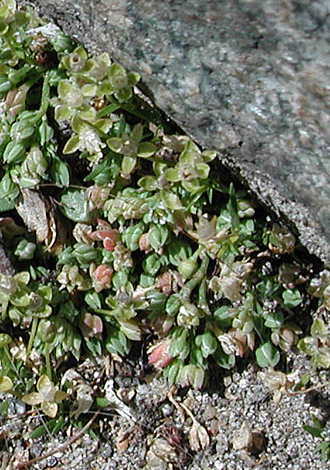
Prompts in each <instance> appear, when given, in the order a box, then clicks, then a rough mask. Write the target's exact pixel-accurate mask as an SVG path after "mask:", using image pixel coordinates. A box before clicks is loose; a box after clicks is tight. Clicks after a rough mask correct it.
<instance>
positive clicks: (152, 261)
mask: <svg viewBox="0 0 330 470" xmlns="http://www.w3.org/2000/svg"><path fill="white" fill-rule="evenodd" d="M160 267H161V262H160V260H159V256H158V255H157V254H156V253H152V254H150V255H148V256H147V257H146V258H144V260H143V261H142V268H143V270H144V272H145V273H146V274H150V275H151V276H154V275H155V274H157V273H158V271H159V270H160Z"/></svg>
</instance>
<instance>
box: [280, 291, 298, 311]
mask: <svg viewBox="0 0 330 470" xmlns="http://www.w3.org/2000/svg"><path fill="white" fill-rule="evenodd" d="M282 298H283V301H284V305H285V306H286V307H288V308H293V307H297V305H299V304H301V302H302V296H301V293H300V292H299V290H298V289H287V290H285V291H284V292H283V294H282Z"/></svg>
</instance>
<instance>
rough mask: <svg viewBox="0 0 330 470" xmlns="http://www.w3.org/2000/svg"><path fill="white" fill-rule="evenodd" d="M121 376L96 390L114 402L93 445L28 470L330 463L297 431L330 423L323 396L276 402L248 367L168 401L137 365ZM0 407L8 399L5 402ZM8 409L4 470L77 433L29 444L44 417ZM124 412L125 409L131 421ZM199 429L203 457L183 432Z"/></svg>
mask: <svg viewBox="0 0 330 470" xmlns="http://www.w3.org/2000/svg"><path fill="white" fill-rule="evenodd" d="M288 363H289V364H290V369H292V370H296V371H298V372H299V373H300V375H301V374H303V373H305V372H308V370H309V369H310V364H309V362H308V360H307V359H305V358H303V357H302V356H295V355H294V354H293V353H290V354H289V357H288ZM101 366H102V361H97V362H95V363H93V362H92V361H90V360H89V361H88V365H87V366H86V367H89V368H92V367H95V368H101ZM117 369H118V368H117ZM124 369H125V374H124V375H125V376H121V373H122V372H121V371H120V368H119V370H116V371H115V372H114V373H113V377H106V378H105V379H104V383H103V382H102V383H100V385H99V387H100V388H99V390H98V392H99V393H100V391H101V390H103V387H104V389H107V390H109V387H110V388H111V387H112V391H111V393H115V394H116V396H117V398H118V400H116V401H115V402H114V403H113V406H110V407H109V408H106V409H104V410H103V409H102V411H101V413H100V415H99V417H98V418H97V419H96V421H95V423H97V424H95V425H93V426H95V428H94V427H93V431H94V432H95V433H96V435H97V438H93V437H91V436H90V435H89V434H88V433H85V434H84V435H82V436H81V437H80V438H79V439H78V440H76V441H75V442H74V443H73V444H71V445H70V446H68V447H66V448H65V449H64V450H62V451H58V452H55V453H54V454H53V455H52V456H49V457H48V458H46V459H43V460H41V461H40V462H37V463H34V464H33V465H31V467H30V468H32V469H35V470H41V469H43V470H46V469H50V468H53V469H67V470H69V469H75V470H85V469H86V468H89V469H90V470H118V469H123V470H124V469H125V470H138V469H144V470H158V469H159V470H176V469H179V470H200V469H201V468H202V469H203V470H211V469H212V470H246V469H247V468H253V467H257V468H258V470H268V469H269V470H270V469H276V470H314V469H317V470H321V469H323V468H324V469H326V468H329V466H328V465H329V464H327V463H325V462H323V461H322V460H321V458H320V455H319V453H318V452H317V451H316V446H317V445H318V444H319V442H321V440H320V439H317V438H315V437H313V436H312V435H311V434H309V433H307V432H306V431H305V430H304V428H303V426H304V425H306V424H309V425H311V424H312V418H311V417H312V415H316V416H317V417H318V418H320V419H325V418H326V417H327V416H328V415H329V413H330V387H329V388H327V387H325V388H322V389H319V390H314V391H312V392H309V393H306V394H300V395H295V396H291V395H283V396H282V399H281V400H280V402H279V404H276V403H275V402H274V400H273V398H272V393H271V392H270V390H269V389H267V388H266V387H265V386H264V384H263V383H262V382H261V380H260V377H259V376H258V370H257V368H256V367H255V366H254V365H252V364H248V365H247V366H246V367H245V368H242V370H241V371H238V370H235V371H230V373H229V372H227V374H226V377H225V378H223V377H220V376H219V377H218V376H217V373H215V375H214V376H212V381H211V382H212V383H211V385H210V387H209V389H206V390H203V391H194V390H188V389H185V390H182V389H179V390H173V389H172V395H171V394H170V399H169V395H168V393H169V388H168V386H167V384H166V382H165V381H164V380H163V379H162V378H161V377H160V376H159V375H157V374H155V373H151V374H149V375H144V376H143V377H141V371H139V370H138V367H136V365H135V364H134V363H130V364H129V367H127V364H125V367H124ZM99 370H101V369H99ZM95 373H97V371H95V372H94V374H95ZM130 374H131V375H130ZM135 374H136V375H135ZM85 375H86V374H85ZM87 375H88V374H87ZM312 375H313V386H314V385H315V386H319V385H320V384H322V383H325V382H326V381H327V380H328V372H321V373H319V374H317V375H316V374H312ZM224 382H225V383H226V386H224ZM108 396H109V395H108ZM171 397H173V398H172V399H171ZM2 399H3V400H4V399H8V397H6V396H5V395H3V397H2ZM123 400H125V403H124V401H123ZM9 401H10V406H9V410H10V413H9V414H8V415H7V416H5V417H3V419H2V421H0V439H1V440H0V463H1V466H0V469H1V470H11V469H14V468H16V467H15V465H16V464H17V463H18V462H22V461H25V460H26V459H33V458H36V457H39V456H41V455H43V454H45V453H46V452H49V451H52V450H55V451H56V450H57V449H59V447H60V446H61V445H62V444H63V443H64V442H65V441H66V440H67V439H68V438H69V437H70V436H72V435H73V434H74V433H76V432H77V430H76V429H73V428H72V427H70V426H69V427H66V428H63V429H62V431H61V432H60V433H58V434H57V435H56V436H52V435H47V434H45V435H44V436H42V437H40V438H37V439H33V440H31V439H30V437H29V436H30V433H31V431H32V430H33V429H35V428H36V427H37V426H39V425H40V424H41V419H42V417H41V416H40V415H38V414H36V413H34V414H32V415H31V414H21V415H20V414H17V413H22V412H24V411H25V409H24V407H22V405H21V402H19V401H18V400H17V399H14V398H10V399H9ZM120 403H122V406H123V410H124V411H123V410H121V405H120ZM124 405H125V406H124ZM185 408H186V409H187V408H188V411H189V410H190V411H191V412H192V415H193V417H189V416H188V414H187V412H186V411H185V410H184V409H185ZM127 410H131V418H130V417H129V416H128V415H127ZM89 417H90V416H89V415H88V419H89ZM196 420H197V421H196ZM196 422H197V423H199V424H200V425H202V426H203V428H204V429H206V430H207V434H208V436H209V438H210V441H209V445H206V447H205V448H204V449H199V450H197V451H194V450H192V448H194V447H193V443H192V442H191V441H190V440H189V433H190V432H191V430H192V427H193V425H194V423H196ZM249 438H250V439H252V440H253V443H252V444H251V442H250V444H248V443H247V442H248V440H249ZM246 439H247V441H246ZM195 445H196V441H195Z"/></svg>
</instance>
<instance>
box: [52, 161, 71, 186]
mask: <svg viewBox="0 0 330 470" xmlns="http://www.w3.org/2000/svg"><path fill="white" fill-rule="evenodd" d="M52 160H53V161H52V167H51V174H52V176H53V181H54V183H57V184H60V185H61V186H69V184H70V171H69V167H68V165H67V164H66V163H64V162H63V161H62V160H61V159H60V158H59V157H56V156H55V155H54V156H53V158H52Z"/></svg>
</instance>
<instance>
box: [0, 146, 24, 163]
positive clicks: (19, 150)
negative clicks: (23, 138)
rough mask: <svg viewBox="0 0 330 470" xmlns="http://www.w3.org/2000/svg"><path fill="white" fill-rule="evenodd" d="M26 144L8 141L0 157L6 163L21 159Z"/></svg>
mask: <svg viewBox="0 0 330 470" xmlns="http://www.w3.org/2000/svg"><path fill="white" fill-rule="evenodd" d="M25 152H26V145H25V144H23V143H18V142H16V141H15V140H13V141H11V142H9V143H8V144H7V146H6V148H5V150H4V152H3V155H2V158H3V161H4V162H6V163H18V162H20V161H22V160H23V157H24V156H25Z"/></svg>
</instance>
